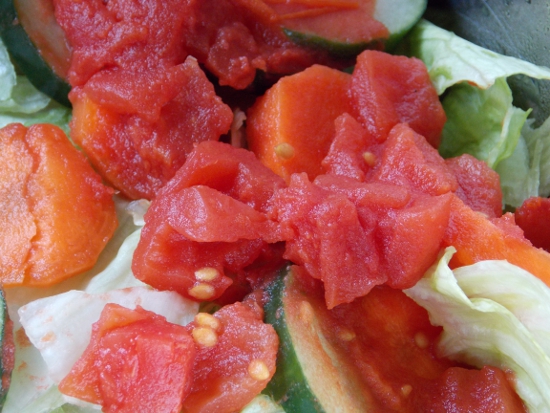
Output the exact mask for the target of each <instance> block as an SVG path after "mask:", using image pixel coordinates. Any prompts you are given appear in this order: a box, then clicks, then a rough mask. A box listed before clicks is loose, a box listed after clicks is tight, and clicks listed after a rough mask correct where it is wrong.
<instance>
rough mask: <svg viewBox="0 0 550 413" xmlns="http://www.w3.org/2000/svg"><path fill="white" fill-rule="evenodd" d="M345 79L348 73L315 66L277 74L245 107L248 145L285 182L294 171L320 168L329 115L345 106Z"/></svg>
mask: <svg viewBox="0 0 550 413" xmlns="http://www.w3.org/2000/svg"><path fill="white" fill-rule="evenodd" d="M349 83H350V75H349V74H347V73H343V72H340V71H337V70H334V69H330V68H328V67H324V66H318V65H314V66H312V67H310V68H308V69H306V70H304V71H303V72H300V73H298V74H296V75H292V76H288V77H284V78H282V79H281V80H279V82H277V83H276V84H275V85H274V86H273V87H272V88H271V89H269V90H268V91H267V92H266V93H265V94H264V95H263V96H262V97H260V98H259V99H258V100H257V101H256V103H255V104H254V105H253V107H252V108H251V109H250V110H249V112H248V119H247V138H248V144H249V148H250V149H251V150H252V152H254V153H255V154H256V156H257V157H258V158H259V159H260V161H262V163H264V164H265V165H267V166H268V167H269V168H271V169H272V170H273V171H274V172H275V173H277V174H278V175H280V176H282V177H283V178H285V179H286V180H287V181H288V180H289V178H290V175H291V174H292V173H294V172H306V173H307V174H308V176H309V178H310V179H313V178H314V177H315V176H317V175H319V174H321V173H323V172H324V170H323V167H322V166H321V161H322V160H323V158H324V157H325V156H326V154H327V153H328V150H329V147H330V144H331V141H332V139H333V137H334V134H335V126H334V120H335V119H336V118H337V117H338V116H340V115H341V114H343V113H345V112H349V110H350V107H349V103H348V97H347V91H348V87H349Z"/></svg>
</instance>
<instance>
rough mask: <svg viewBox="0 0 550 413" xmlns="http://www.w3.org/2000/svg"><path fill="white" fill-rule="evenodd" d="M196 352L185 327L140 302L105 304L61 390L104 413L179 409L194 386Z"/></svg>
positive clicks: (168, 412) (157, 412)
mask: <svg viewBox="0 0 550 413" xmlns="http://www.w3.org/2000/svg"><path fill="white" fill-rule="evenodd" d="M195 354H196V350H195V343H194V340H193V339H192V337H191V335H190V334H189V332H188V331H187V330H186V328H185V327H182V326H179V325H177V324H172V323H169V322H167V321H166V319H165V318H164V317H162V316H159V315H157V314H155V313H152V312H150V311H146V310H144V309H142V308H141V307H139V306H138V307H137V308H136V309H135V310H130V309H127V308H124V307H121V306H119V305H117V304H107V305H106V306H105V308H104V310H103V312H102V313H101V317H100V319H99V321H98V322H97V323H95V324H94V325H93V327H92V338H91V341H90V344H89V346H88V347H87V349H86V350H85V352H84V354H83V355H82V357H81V358H80V359H79V360H78V361H77V362H76V364H75V365H74V366H73V368H72V370H71V372H70V373H69V375H67V376H66V377H65V378H64V379H63V380H62V381H61V383H60V384H59V389H60V391H61V392H62V393H64V394H66V395H69V396H72V397H78V398H80V399H82V400H86V401H88V402H91V403H96V404H101V405H102V407H103V411H105V412H121V413H122V412H128V413H130V412H136V411H140V412H150V413H164V412H166V413H179V412H180V411H181V406H182V400H183V399H184V398H185V396H187V394H189V392H190V390H191V385H192V377H193V376H192V370H193V365H194V361H195Z"/></svg>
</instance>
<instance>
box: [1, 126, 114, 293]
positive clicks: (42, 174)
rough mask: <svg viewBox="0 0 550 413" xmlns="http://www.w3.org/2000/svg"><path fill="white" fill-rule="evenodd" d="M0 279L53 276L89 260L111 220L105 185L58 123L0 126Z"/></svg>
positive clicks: (27, 281)
mask: <svg viewBox="0 0 550 413" xmlns="http://www.w3.org/2000/svg"><path fill="white" fill-rule="evenodd" d="M0 162H1V163H2V165H4V167H3V168H2V169H1V170H0V211H2V212H0V228H1V229H0V264H1V265H0V283H2V284H3V285H4V286H14V285H33V286H45V285H51V284H55V283H57V282H59V281H61V280H63V279H66V278H68V277H70V276H72V275H75V274H77V273H80V272H83V271H85V270H87V269H89V268H91V267H92V266H93V265H94V263H95V262H96V260H97V257H98V255H99V253H100V252H101V251H102V249H103V247H104V246H105V244H106V243H107V241H108V240H109V239H110V237H111V236H112V234H113V233H114V231H115V229H116V227H117V219H116V213H115V207H114V202H113V199H112V194H113V190H112V189H111V188H107V187H105V186H104V185H103V184H102V182H101V178H100V177H99V175H98V174H97V173H96V172H95V171H94V170H93V169H92V167H91V166H90V165H89V164H88V162H87V161H86V159H85V157H84V155H82V154H81V153H80V152H79V151H78V150H77V149H75V148H74V147H73V146H72V144H71V143H70V142H69V140H68V139H67V137H66V136H65V134H64V133H63V131H62V130H61V129H59V128H57V127H55V126H52V125H34V126H31V127H30V128H29V129H27V128H25V127H24V126H23V125H20V124H13V125H10V126H7V127H5V128H3V129H0Z"/></svg>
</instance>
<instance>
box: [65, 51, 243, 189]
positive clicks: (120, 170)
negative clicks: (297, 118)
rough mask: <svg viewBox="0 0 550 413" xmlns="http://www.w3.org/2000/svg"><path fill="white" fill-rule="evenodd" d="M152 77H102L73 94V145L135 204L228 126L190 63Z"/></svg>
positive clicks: (224, 110)
mask: <svg viewBox="0 0 550 413" xmlns="http://www.w3.org/2000/svg"><path fill="white" fill-rule="evenodd" d="M155 70H157V71H159V72H160V73H156V72H155ZM164 71H166V72H167V73H164ZM151 72H152V74H151V77H153V78H154V79H150V78H149V77H148V76H149V75H148V74H144V73H138V74H133V73H124V72H120V71H119V72H116V71H112V72H109V73H106V72H101V73H100V74H99V75H97V77H94V78H93V79H92V80H91V81H90V82H88V83H87V84H86V85H85V86H84V87H82V88H75V89H73V91H72V92H71V94H70V99H71V101H72V103H73V107H74V110H73V120H72V122H71V136H72V138H73V139H74V140H75V142H76V143H78V144H79V145H80V146H82V148H83V149H84V150H85V151H86V153H87V155H88V157H89V158H90V160H91V162H92V163H93V164H94V166H95V167H96V168H97V169H98V171H99V172H100V173H101V174H102V175H103V176H104V178H105V179H106V180H107V181H108V182H110V183H111V184H112V185H113V186H115V187H116V188H117V189H119V190H121V191H122V192H123V194H124V195H126V196H128V197H129V198H134V199H135V198H147V199H152V198H153V197H154V196H155V195H156V193H157V192H158V190H159V189H160V188H161V187H162V186H163V185H164V184H165V183H166V182H168V180H169V179H171V178H172V177H173V176H174V174H175V173H176V171H177V170H178V169H179V168H180V167H181V166H182V165H183V163H184V162H185V159H186V157H187V155H188V154H189V153H190V152H191V151H192V150H193V147H194V145H195V144H197V143H199V142H202V141H205V140H218V139H219V138H220V136H221V135H222V134H223V133H226V132H227V131H228V130H229V127H230V125H231V122H232V119H233V113H232V111H231V109H230V108H229V107H228V106H227V105H225V104H224V103H223V102H222V101H221V100H220V98H219V97H217V96H216V94H215V92H214V87H213V85H212V84H211V83H210V82H209V81H208V79H207V78H206V75H205V74H204V73H203V72H202V70H201V69H200V67H199V65H198V63H197V61H196V60H195V59H193V58H189V59H187V60H186V61H185V62H184V63H182V64H181V65H178V66H175V67H172V68H168V69H166V68H156V69H154V70H153V69H152V70H151ZM155 82H156V83H155ZM157 91H158V92H159V93H157ZM128 101H130V102H131V103H128ZM199 123H200V125H201V126H200V128H199V127H197V124H199Z"/></svg>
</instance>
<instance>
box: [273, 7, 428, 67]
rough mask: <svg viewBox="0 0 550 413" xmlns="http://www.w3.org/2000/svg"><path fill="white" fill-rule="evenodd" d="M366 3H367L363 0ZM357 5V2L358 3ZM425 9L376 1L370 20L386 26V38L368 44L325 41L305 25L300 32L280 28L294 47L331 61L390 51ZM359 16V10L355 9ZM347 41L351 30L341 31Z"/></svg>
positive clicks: (328, 39)
mask: <svg viewBox="0 0 550 413" xmlns="http://www.w3.org/2000/svg"><path fill="white" fill-rule="evenodd" d="M366 2H368V3H370V0H366ZM359 3H361V0H359ZM427 5H428V1H427V0H376V4H375V8H374V12H373V18H374V19H375V20H377V21H379V22H381V23H382V24H384V26H386V28H387V29H388V31H389V33H390V35H389V37H388V38H387V39H378V38H375V39H371V40H368V41H353V40H346V41H341V40H337V39H331V38H327V37H325V36H324V35H323V34H322V33H317V32H315V29H313V31H312V30H311V29H309V28H308V23H307V22H305V24H304V30H301V29H297V28H294V27H292V28H290V27H283V32H284V33H285V34H286V35H287V36H288V37H289V38H290V39H291V40H292V41H293V42H294V43H296V44H299V45H302V46H306V47H311V48H314V49H322V50H326V51H327V52H329V53H330V54H331V55H333V56H335V57H341V58H349V57H352V56H356V55H357V54H359V53H360V52H361V51H363V50H365V49H373V48H374V49H380V48H381V47H383V48H384V50H386V51H391V50H393V49H394V47H395V45H396V44H397V43H398V42H399V40H401V38H403V36H404V35H405V34H406V33H407V32H408V31H409V30H410V29H411V28H412V27H413V26H414V25H415V24H416V22H418V20H420V18H421V17H422V15H423V14H424V12H425V10H426V7H427ZM357 11H358V12H360V8H359V9H357ZM345 30H346V31H347V34H348V36H347V38H349V39H353V38H354V30H355V28H354V26H353V25H350V26H349V27H347V28H346V29H345Z"/></svg>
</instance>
